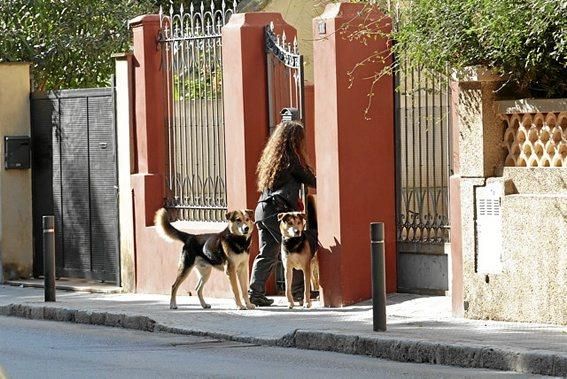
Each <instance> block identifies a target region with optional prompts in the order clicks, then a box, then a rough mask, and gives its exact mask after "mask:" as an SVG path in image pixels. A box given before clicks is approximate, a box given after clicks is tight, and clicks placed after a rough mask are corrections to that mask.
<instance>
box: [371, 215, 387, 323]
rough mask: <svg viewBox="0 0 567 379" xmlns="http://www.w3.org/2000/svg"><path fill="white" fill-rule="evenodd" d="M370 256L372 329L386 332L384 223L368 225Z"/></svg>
mask: <svg viewBox="0 0 567 379" xmlns="http://www.w3.org/2000/svg"><path fill="white" fill-rule="evenodd" d="M370 254H371V261H372V327H373V329H374V331H375V332H378V331H381V332H385V331H386V269H385V263H384V261H385V254H384V223H383V222H373V223H371V224H370Z"/></svg>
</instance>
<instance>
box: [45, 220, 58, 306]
mask: <svg viewBox="0 0 567 379" xmlns="http://www.w3.org/2000/svg"><path fill="white" fill-rule="evenodd" d="M43 277H44V289H45V295H44V296H45V301H55V218H54V217H53V216H43Z"/></svg>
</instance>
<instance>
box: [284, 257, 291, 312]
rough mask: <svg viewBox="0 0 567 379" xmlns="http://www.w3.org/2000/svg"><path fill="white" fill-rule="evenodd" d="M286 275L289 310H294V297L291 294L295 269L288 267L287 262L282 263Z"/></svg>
mask: <svg viewBox="0 0 567 379" xmlns="http://www.w3.org/2000/svg"><path fill="white" fill-rule="evenodd" d="M282 263H283V264H284V265H283V266H284V275H285V296H286V297H287V302H288V308H289V309H293V305H294V304H293V295H292V294H291V283H292V282H293V267H291V265H288V263H287V260H286V261H285V262H282Z"/></svg>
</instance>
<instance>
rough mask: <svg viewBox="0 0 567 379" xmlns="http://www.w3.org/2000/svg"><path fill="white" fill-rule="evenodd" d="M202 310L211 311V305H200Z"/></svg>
mask: <svg viewBox="0 0 567 379" xmlns="http://www.w3.org/2000/svg"><path fill="white" fill-rule="evenodd" d="M201 306H202V307H203V309H211V304H203V305H201Z"/></svg>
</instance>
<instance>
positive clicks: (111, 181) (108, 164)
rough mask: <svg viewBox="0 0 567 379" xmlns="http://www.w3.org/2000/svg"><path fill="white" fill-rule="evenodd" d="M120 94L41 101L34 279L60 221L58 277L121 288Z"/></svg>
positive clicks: (36, 135) (54, 95)
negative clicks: (45, 243) (45, 241)
mask: <svg viewBox="0 0 567 379" xmlns="http://www.w3.org/2000/svg"><path fill="white" fill-rule="evenodd" d="M114 114H115V112H114V89H113V88H97V89H87V90H62V91H54V92H49V93H47V94H33V95H32V98H31V121H32V167H33V171H32V197H33V200H32V202H33V220H34V221H33V230H34V232H33V234H34V275H35V276H39V275H42V274H43V254H42V227H41V219H42V216H44V215H55V232H56V235H55V245H56V268H57V275H58V276H67V277H75V278H87V279H96V280H103V281H109V282H116V283H117V284H119V283H120V269H119V267H120V265H119V258H120V257H119V250H118V249H119V245H118V243H119V225H118V191H117V188H118V187H117V184H118V182H117V161H116V127H115V122H114Z"/></svg>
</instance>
